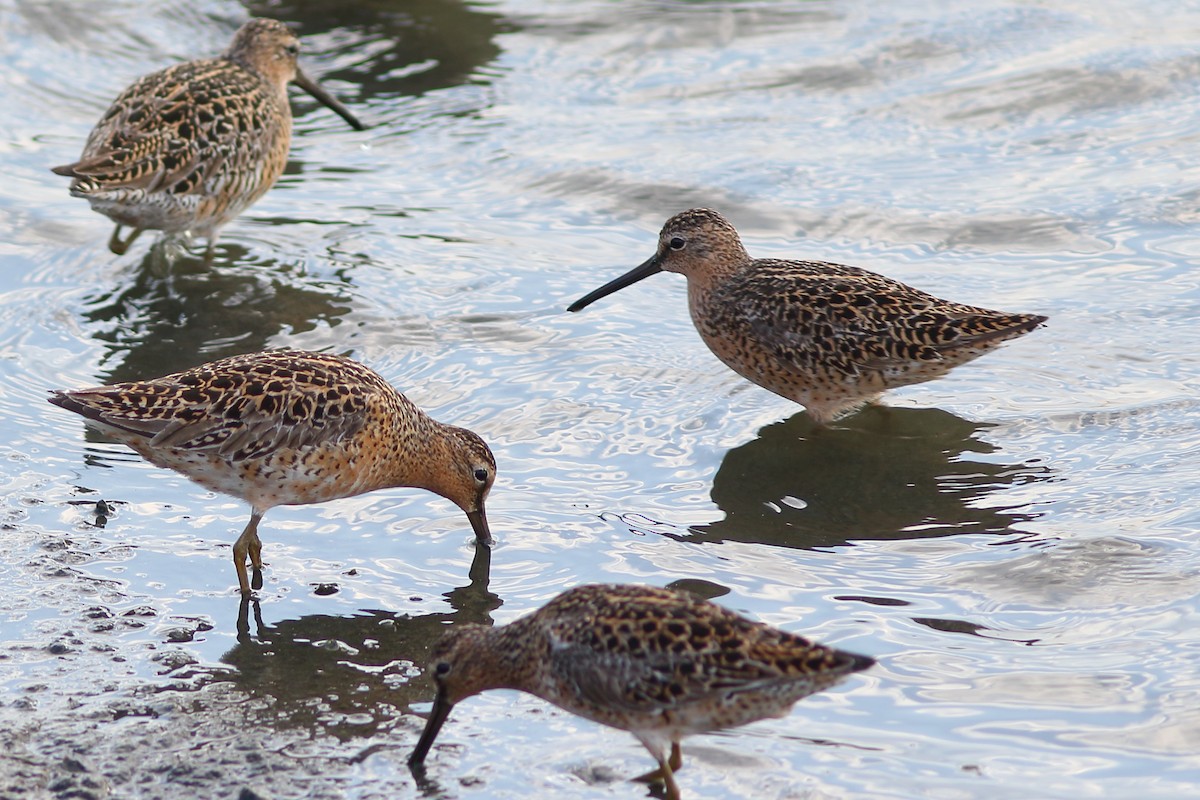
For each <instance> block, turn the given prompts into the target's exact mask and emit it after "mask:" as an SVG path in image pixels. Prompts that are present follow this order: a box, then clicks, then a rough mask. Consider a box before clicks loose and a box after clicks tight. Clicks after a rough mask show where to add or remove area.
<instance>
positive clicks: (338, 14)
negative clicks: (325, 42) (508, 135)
mask: <svg viewBox="0 0 1200 800" xmlns="http://www.w3.org/2000/svg"><path fill="white" fill-rule="evenodd" d="M246 8H247V10H248V11H249V12H250V13H251V14H252V15H254V16H265V17H274V18H275V19H281V20H284V21H286V22H292V23H295V24H296V25H297V28H298V32H299V33H300V35H301V36H310V35H314V34H319V33H325V32H328V31H340V32H343V38H344V32H345V31H353V32H355V34H356V35H355V36H354V37H353V40H352V41H349V42H347V43H346V45H345V47H346V50H347V51H348V52H349V51H357V52H360V53H362V54H364V56H368V54H369V56H368V57H366V58H365V59H364V60H362V61H361V62H360V63H359V64H357V65H356V66H354V67H351V68H349V69H346V70H340V71H339V70H331V71H329V72H326V73H323V76H322V77H323V78H326V77H331V78H340V79H343V80H346V81H349V82H350V83H353V84H354V86H355V87H356V91H357V95H358V96H357V99H358V100H360V101H361V100H365V99H367V98H373V97H392V96H396V95H420V94H423V93H425V92H430V91H434V90H437V89H445V88H448V87H452V86H459V85H461V84H464V83H469V82H482V80H483V79H482V76H480V75H479V68H480V67H482V66H483V65H485V64H488V63H490V62H492V61H493V60H495V58H496V57H497V56H499V55H500V48H499V46H497V45H496V43H495V42H494V41H493V39H494V38H495V37H496V36H497V35H498V34H501V33H507V32H511V31H514V30H516V27H515V26H514V25H512V24H511V23H509V22H507V21H506V20H505V19H504V18H503V17H501V16H499V15H497V14H492V13H488V12H485V11H481V10H479V9H478V8H472V7H469V6H468V5H467V4H465V3H462V2H455V1H454V0H411V1H410V2H405V3H397V2H395V0H358V2H354V3H346V2H338V0H307V2H306V1H304V0H284V1H283V2H249V3H246ZM414 65H422V67H421V68H414Z"/></svg>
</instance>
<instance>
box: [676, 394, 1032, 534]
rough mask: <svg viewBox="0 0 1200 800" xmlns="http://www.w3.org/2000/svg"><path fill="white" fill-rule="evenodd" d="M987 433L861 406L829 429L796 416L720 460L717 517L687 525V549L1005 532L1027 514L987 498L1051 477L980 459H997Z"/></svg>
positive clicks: (916, 413) (933, 415)
mask: <svg viewBox="0 0 1200 800" xmlns="http://www.w3.org/2000/svg"><path fill="white" fill-rule="evenodd" d="M988 427H990V426H989V425H988V424H986V423H976V422H971V421H968V420H965V419H962V418H961V417H957V416H955V415H953V414H950V413H948V412H946V411H942V410H939V409H931V408H919V409H918V408H894V407H879V406H875V407H869V408H867V409H865V410H864V411H863V412H861V413H860V414H858V415H856V416H855V417H853V418H850V419H848V420H845V421H843V422H841V423H839V424H837V425H836V426H834V427H832V428H820V427H818V426H816V425H814V424H813V422H812V420H811V419H810V418H809V417H808V415H806V414H796V415H795V416H793V417H791V418H790V419H788V420H785V421H783V422H778V423H775V424H773V425H768V426H767V427H765V428H763V429H762V430H761V431H759V434H758V436H757V437H756V438H755V439H754V440H752V441H750V442H748V443H746V444H744V445H741V446H740V447H737V448H734V449H733V450H730V451H729V452H728V453H727V454H726V455H725V457H724V459H723V461H722V462H721V467H720V469H718V470H717V474H716V476H715V478H714V479H713V486H712V499H713V502H714V503H716V504H717V505H718V506H719V507H720V508H721V510H722V511H723V512H724V513H725V518H724V519H721V520H719V521H716V522H713V523H710V524H707V525H698V526H693V527H692V538H691V539H690V541H697V540H698V541H729V540H732V541H745V542H759V543H763V544H772V545H782V546H785V547H802V548H811V547H835V546H839V545H845V544H847V543H848V542H849V541H852V540H864V539H916V538H924V537H931V536H948V535H951V534H959V533H1002V532H1005V531H1008V530H1010V529H1012V528H1013V526H1014V525H1017V524H1019V523H1021V522H1024V521H1027V520H1029V519H1032V518H1033V517H1034V516H1035V515H1034V514H1032V513H1030V512H1028V511H1022V510H1018V508H1019V507H1020V506H1021V505H1022V504H1020V503H1014V504H1013V506H1012V507H1007V506H1004V505H1002V504H1001V503H989V502H986V498H987V497H988V495H990V494H995V493H1000V492H1003V491H1004V490H1006V489H1009V488H1012V487H1017V486H1021V485H1023V484H1027V483H1030V482H1033V481H1042V480H1047V479H1048V478H1050V477H1051V476H1052V474H1053V473H1052V472H1051V471H1050V470H1049V469H1048V468H1046V467H1045V466H1042V465H1040V464H1036V463H1004V461H1003V460H1002V459H1001V458H998V457H993V458H986V456H989V455H991V454H994V453H996V452H997V448H996V447H995V446H994V445H992V444H990V443H988V442H987V441H985V440H983V439H981V438H980V436H979V434H980V432H981V431H983V430H985V429H986V428H988ZM976 454H978V456H984V457H985V458H977V457H973V456H975V455H976Z"/></svg>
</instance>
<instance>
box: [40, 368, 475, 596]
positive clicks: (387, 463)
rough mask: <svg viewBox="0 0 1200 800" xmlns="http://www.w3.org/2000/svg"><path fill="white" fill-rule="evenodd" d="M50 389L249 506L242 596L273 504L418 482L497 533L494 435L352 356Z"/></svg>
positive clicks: (61, 402)
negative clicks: (436, 416) (437, 415)
mask: <svg viewBox="0 0 1200 800" xmlns="http://www.w3.org/2000/svg"><path fill="white" fill-rule="evenodd" d="M49 399H50V402H51V403H53V404H54V405H56V406H60V407H62V408H65V409H67V410H68V411H74V412H75V413H77V414H80V415H82V416H83V417H84V419H85V420H86V421H87V423H88V424H90V425H91V426H93V427H95V428H96V429H97V430H100V431H102V432H104V433H106V434H108V435H110V436H112V437H113V438H115V439H117V440H118V441H120V442H122V443H124V444H126V445H128V446H129V447H131V448H133V449H134V450H135V451H136V452H137V453H138V454H139V455H141V456H142V457H143V458H145V459H146V460H147V461H149V462H150V463H151V464H154V465H155V466H158V467H166V468H167V469H173V470H175V471H176V472H179V473H181V474H183V475H185V476H187V477H188V478H190V479H191V480H193V481H195V482H196V483H198V484H200V485H201V486H203V487H204V488H206V489H209V490H211V491H214V492H221V493H222V494H228V495H232V496H234V497H238V498H241V499H243V500H245V501H246V502H248V503H249V504H250V509H251V514H250V521H249V523H247V525H246V528H245V529H244V530H243V531H242V534H241V536H239V537H238V539H237V542H236V543H235V544H234V546H233V564H234V567H235V568H236V569H237V575H238V585H239V586H240V588H241V591H242V594H243V595H249V594H250V592H251V590H252V589H261V588H262V542H260V541H259V538H258V523H259V520H260V519H262V516H263V514H264V513H265V512H266V511H267V510H268V509H270V508H273V507H274V506H279V505H305V504H308V503H321V502H324V501H326V500H335V499H338V498H341V497H352V496H354V495H358V494H363V493H365V492H371V491H374V490H376V489H386V488H391V487H402V486H411V487H415V488H419V489H428V490H429V491H431V492H435V493H437V494H439V495H441V496H442V497H445V498H446V499H447V500H450V501H451V502H453V503H454V504H455V505H457V506H458V507H459V508H461V509H462V510H463V511H464V512H466V515H467V519H468V520H469V521H470V523H471V527H472V529H473V530H474V532H475V537H476V541H477V542H478V543H479V544H481V545H490V544H491V542H492V536H491V531H490V530H489V528H488V522H487V516H486V514H485V512H484V500H485V499H486V498H487V496H488V492H489V491H491V488H492V482H493V481H494V480H495V477H496V460H495V458H494V457H493V456H492V451H491V450H490V449H489V448H488V446H487V444H485V443H484V441H483V440H482V439H481V438H479V436H477V435H476V434H474V433H472V432H471V431H469V430H467V429H465V428H457V427H454V426H453V425H446V424H443V423H441V422H437V421H436V420H433V419H431V418H430V417H428V416H427V415H426V414H425V413H424V412H423V411H421V409H419V408H417V407H416V406H415V405H414V404H413V403H412V402H411V401H410V400H409V399H408V398H406V397H405V396H404V395H403V394H401V393H400V392H398V391H396V389H395V388H393V387H392V385H391V384H389V383H388V382H387V381H386V380H384V379H383V377H382V376H380V375H379V374H378V373H376V372H375V371H374V370H372V369H369V368H368V367H365V366H363V365H362V364H359V363H358V362H356V361H352V360H350V359H348V358H342V357H341V356H334V355H327V354H324V353H310V352H305V351H301V350H284V351H278V352H265V353H252V354H249V355H242V356H233V357H231V358H225V359H221V360H220V361H214V362H212V363H210V364H204V365H202V366H199V367H194V368H192V369H189V370H185V371H183V372H177V373H174V374H172V375H167V376H166V377H163V378H156V379H154V380H146V381H134V382H130V383H118V384H113V385H111V386H97V387H95V388H90V389H75V390H58V391H55V392H53V394H52V396H51V397H50V398H49ZM247 557H248V558H249V559H250V562H251V565H252V567H253V569H254V579H253V581H251V580H250V579H249V577H248V575H247V570H246V559H247Z"/></svg>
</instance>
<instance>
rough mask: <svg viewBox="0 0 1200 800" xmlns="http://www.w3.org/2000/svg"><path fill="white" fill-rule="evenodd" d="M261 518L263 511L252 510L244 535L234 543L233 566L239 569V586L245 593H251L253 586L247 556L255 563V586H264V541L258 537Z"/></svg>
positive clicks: (259, 587) (256, 587) (258, 587)
mask: <svg viewBox="0 0 1200 800" xmlns="http://www.w3.org/2000/svg"><path fill="white" fill-rule="evenodd" d="M261 519H262V512H261V511H254V512H252V513H251V514H250V521H249V522H247V523H246V527H245V529H244V530H243V531H242V535H241V536H239V537H238V538H237V541H236V542H234V543H233V568H234V569H235V570H237V576H238V586H239V588H241V590H242V594H243V595H249V594H250V588H251V584H250V576H249V575H248V574H247V572H246V559H247V557H249V559H250V561H251V562H252V563H253V565H254V588H255V589H261V588H262V542H260V541H259V539H258V522H259V520H261Z"/></svg>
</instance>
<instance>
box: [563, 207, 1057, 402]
mask: <svg viewBox="0 0 1200 800" xmlns="http://www.w3.org/2000/svg"><path fill="white" fill-rule="evenodd" d="M662 270H666V271H668V272H679V273H682V274H683V275H684V276H685V277H686V278H687V283H688V307H689V309H690V311H691V315H692V322H693V323H694V324H695V326H696V330H697V331H699V333H700V337H701V338H702V339H703V340H704V343H705V344H706V345H708V348H709V349H710V350H712V352H713V354H714V355H716V356H717V358H719V359H721V361H722V362H724V363H725V365H726V366H728V367H729V368H730V369H732V370H733V371H734V372H736V373H738V374H739V375H741V376H742V377H743V378H746V379H747V380H749V381H752V382H753V383H757V384H758V385H759V386H762V387H763V388H764V389H769V390H771V391H772V392H775V393H776V394H779V395H782V396H783V397H786V398H788V399H789V400H794V401H795V402H797V403H800V404H801V405H803V406H804V407H805V408H806V409H807V410H808V413H809V414H810V415H811V416H812V417H813V419H814V420H815V421H816V422H817V423H818V424H827V423H829V422H832V421H834V420H836V419H837V418H839V417H841V416H844V415H845V414H848V413H850V412H851V411H853V410H855V409H857V408H859V407H860V406H862V405H863V404H865V403H868V402H870V401H872V400H874V399H875V398H877V397H878V396H879V395H880V394H882V393H883V392H884V391H886V390H887V389H892V388H895V387H898V386H907V385H908V384H912V383H921V382H922V381H927V380H932V379H933V378H937V377H940V376H942V375H944V374H945V373H946V372H948V371H949V370H951V369H953V368H954V367H956V366H958V365H959V364H963V363H965V362H967V361H971V360H972V359H975V358H978V357H979V356H981V355H983V354H984V353H986V352H988V351H989V350H992V349H994V348H995V347H997V346H998V345H1000V344H1001V343H1002V342H1005V341H1007V340H1009V339H1013V338H1016V337H1018V336H1021V335H1022V334H1025V333H1028V332H1029V331H1031V330H1033V329H1034V328H1036V327H1038V326H1039V325H1040V324H1041V323H1043V322H1044V321H1045V320H1046V318H1045V317H1043V316H1041V315H1038V314H1007V313H1004V312H1001V311H991V310H988V309H986V308H978V307H976V306H969V305H963V304H962V303H952V302H950V301H948V300H941V299H939V298H937V297H934V296H933V295H931V294H928V293H926V292H923V291H921V290H920V289H914V288H913V287H911V286H907V285H905V284H903V283H900V282H899V281H895V280H892V279H891V278H886V277H884V276H883V275H877V274H875V273H873V272H869V271H867V270H865V269H860V268H858V267H847V266H843V265H841V264H829V263H826V262H822V261H785V260H783V259H777V258H756V259H752V258H750V256H749V255H748V254H747V253H746V250H745V248H744V247H743V246H742V242H741V239H740V238H739V237H738V234H737V231H736V230H734V228H733V226H732V225H730V224H729V222H728V221H726V220H725V218H724V217H722V216H721V215H720V214H718V213H717V212H715V211H712V210H710V209H707V208H696V209H692V210H691V211H685V212H683V213H682V214H677V215H675V216H674V217H672V218H671V219H669V220H667V223H666V225H664V226H663V229H662V232H661V233H660V234H659V237H658V251H657V252H656V253H655V255H654V256H653V257H652V258H650V259H649V260H648V261H646V262H645V263H643V264H642V265H641V266H639V267H637V268H636V269H634V270H631V271H630V272H628V273H626V274H625V275H623V276H621V277H619V278H617V279H616V280H613V281H611V282H609V283H607V284H605V285H604V286H602V287H600V288H599V289H596V290H595V291H593V292H591V293H590V294H587V295H585V296H584V297H582V298H580V299H579V300H577V301H575V302H574V303H573V304H572V305H571V306H570V307H569V309H568V310H569V311H578V310H579V309H581V308H583V307H584V306H587V305H589V304H590V303H592V302H594V301H595V300H598V299H600V298H601V297H604V296H605V295H608V294H611V293H612V292H615V291H617V290H618V289H622V288H624V287H626V286H629V285H630V284H632V283H635V282H637V281H639V280H641V279H642V278H645V277H647V276H649V275H653V274H654V273H656V272H659V271H662Z"/></svg>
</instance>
